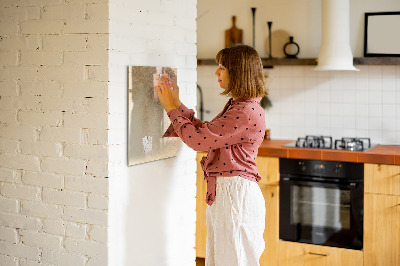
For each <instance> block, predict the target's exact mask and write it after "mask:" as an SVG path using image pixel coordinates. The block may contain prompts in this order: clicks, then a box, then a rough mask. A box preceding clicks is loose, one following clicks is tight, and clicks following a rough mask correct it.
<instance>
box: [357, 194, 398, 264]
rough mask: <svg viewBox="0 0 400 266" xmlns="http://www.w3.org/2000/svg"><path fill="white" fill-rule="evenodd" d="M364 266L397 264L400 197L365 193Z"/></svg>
mask: <svg viewBox="0 0 400 266" xmlns="http://www.w3.org/2000/svg"><path fill="white" fill-rule="evenodd" d="M364 261H365V263H364V266H398V265H400V196H391V195H378V194H368V193H367V194H365V196H364Z"/></svg>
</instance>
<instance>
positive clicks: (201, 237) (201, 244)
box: [196, 152, 207, 258]
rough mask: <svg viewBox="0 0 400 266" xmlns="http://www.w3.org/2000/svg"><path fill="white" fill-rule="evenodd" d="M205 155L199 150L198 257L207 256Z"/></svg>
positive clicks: (197, 195)
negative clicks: (203, 159)
mask: <svg viewBox="0 0 400 266" xmlns="http://www.w3.org/2000/svg"><path fill="white" fill-rule="evenodd" d="M203 156H207V153H206V152H198V153H197V156H196V161H197V171H196V173H197V181H196V185H197V192H196V257H198V258H205V257H206V238H207V227H206V208H207V203H206V192H207V183H206V182H205V181H204V174H203V170H202V169H201V165H200V161H201V158H203Z"/></svg>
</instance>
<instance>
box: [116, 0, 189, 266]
mask: <svg viewBox="0 0 400 266" xmlns="http://www.w3.org/2000/svg"><path fill="white" fill-rule="evenodd" d="M196 4H197V1H196V0H189V1H188V0H161V1H156V0H151V1H140V0H133V1H124V0H110V1H109V7H110V45H109V48H110V53H109V73H110V74H109V99H110V105H109V119H108V120H109V135H108V143H109V151H110V152H109V154H110V156H109V175H110V215H109V226H110V229H109V236H110V237H109V264H110V265H146V266H148V265H150V266H151V265H157V266H159V265H173V266H175V265H195V250H194V245H195V219H196V213H195V209H196V201H195V195H196V173H195V171H196V161H195V155H196V154H195V152H194V151H192V150H190V149H189V148H187V147H186V146H184V145H182V146H181V148H180V150H179V153H178V156H177V157H174V158H170V159H165V160H159V161H155V162H149V163H146V164H141V165H136V166H131V167H128V163H127V131H128V129H127V123H128V113H127V110H128V108H127V103H128V99H127V96H128V94H127V89H128V83H127V81H128V75H127V70H128V66H129V65H135V66H169V67H175V68H177V69H178V85H179V87H180V92H181V99H182V101H183V102H184V103H185V104H186V105H187V106H188V107H191V108H193V107H194V106H195V105H196V79H197V77H196V66H197V62H196V15H197V9H196Z"/></svg>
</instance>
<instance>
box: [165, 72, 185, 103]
mask: <svg viewBox="0 0 400 266" xmlns="http://www.w3.org/2000/svg"><path fill="white" fill-rule="evenodd" d="M161 80H162V81H163V82H164V83H165V84H167V85H169V86H171V87H172V88H173V90H172V99H173V102H174V105H175V107H176V109H178V108H179V107H180V106H181V104H182V103H181V101H180V99H179V87H178V85H176V83H175V82H174V81H173V80H172V79H171V78H170V77H165V76H163V77H161Z"/></svg>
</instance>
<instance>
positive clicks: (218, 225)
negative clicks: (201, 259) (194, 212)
mask: <svg viewBox="0 0 400 266" xmlns="http://www.w3.org/2000/svg"><path fill="white" fill-rule="evenodd" d="M206 217H207V218H206V221H207V246H206V266H258V265H260V264H259V260H260V256H261V254H262V253H263V251H264V248H265V242H264V238H263V233H264V228H265V201H264V197H263V195H262V192H261V189H260V187H259V186H258V184H257V183H256V182H254V181H250V180H248V179H244V178H242V177H239V176H234V177H217V180H216V198H215V202H214V203H213V204H212V205H211V206H208V205H207V211H206Z"/></svg>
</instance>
